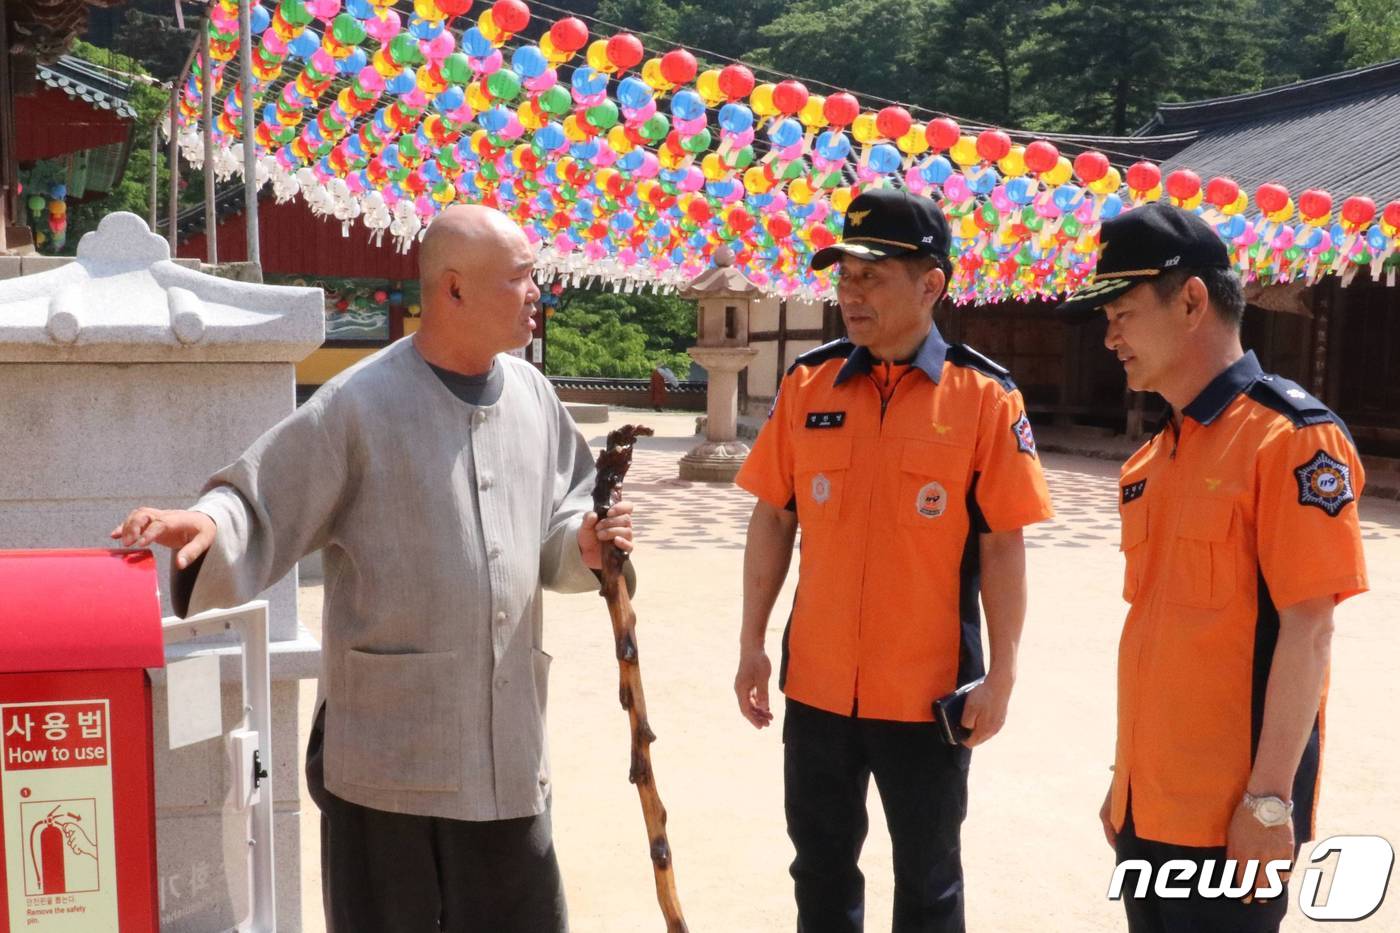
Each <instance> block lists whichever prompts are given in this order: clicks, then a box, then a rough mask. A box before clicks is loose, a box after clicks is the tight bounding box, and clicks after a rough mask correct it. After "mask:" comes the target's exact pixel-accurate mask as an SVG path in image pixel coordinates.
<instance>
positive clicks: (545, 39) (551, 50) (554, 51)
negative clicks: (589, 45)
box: [539, 32, 574, 67]
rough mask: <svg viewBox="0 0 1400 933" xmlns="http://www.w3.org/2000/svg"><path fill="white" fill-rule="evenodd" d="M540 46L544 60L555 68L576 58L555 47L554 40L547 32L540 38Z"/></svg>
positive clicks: (572, 54)
mask: <svg viewBox="0 0 1400 933" xmlns="http://www.w3.org/2000/svg"><path fill="white" fill-rule="evenodd" d="M539 45H540V54H541V55H543V56H544V60H545V61H547V62H549V63H550V64H551V65H554V66H555V67H558V66H559V65H562V64H564V63H565V62H566V61H568V60H569V59H571V58H573V57H574V53H572V52H565V51H564V50H563V49H561V48H559V47H558V46H557V45H555V44H554V40H553V39H552V38H550V35H549V33H547V32H546V33H545V34H544V35H542V36H540V43H539Z"/></svg>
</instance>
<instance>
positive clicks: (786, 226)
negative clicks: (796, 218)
mask: <svg viewBox="0 0 1400 933" xmlns="http://www.w3.org/2000/svg"><path fill="white" fill-rule="evenodd" d="M768 233H769V234H770V235H771V236H772V237H773V239H775V240H781V239H783V238H784V237H787V236H789V235H790V234H791V233H792V221H790V220H788V219H787V218H786V217H784V216H783V215H782V214H774V215H773V216H772V217H771V218H769V220H768Z"/></svg>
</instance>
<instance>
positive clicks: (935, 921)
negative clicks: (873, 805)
mask: <svg viewBox="0 0 1400 933" xmlns="http://www.w3.org/2000/svg"><path fill="white" fill-rule="evenodd" d="M971 759H972V752H971V750H970V749H967V748H963V747H961V746H959V747H952V746H949V745H946V744H944V743H943V740H942V739H941V738H940V736H939V734H938V731H937V727H936V726H935V725H934V724H932V723H909V722H890V721H887V720H879V719H858V718H856V717H854V716H838V715H836V714H834V713H828V712H825V711H823V710H818V709H814V708H812V707H810V706H805V705H803V704H801V703H797V702H794V701H793V700H788V701H787V713H786V716H785V718H784V721H783V777H784V792H785V804H786V810H787V826H788V836H789V837H790V838H791V839H792V844H793V846H794V847H795V848H796V850H797V857H796V858H795V859H794V860H793V863H792V879H793V882H794V886H795V893H796V898H797V929H798V933H859V931H861V930H863V929H864V924H865V876H864V875H862V874H861V871H860V868H859V867H858V865H857V862H858V861H859V858H860V850H861V846H862V845H863V844H864V842H865V835H866V831H867V829H868V827H869V821H868V819H867V816H866V810H865V798H866V793H867V790H868V788H869V786H870V778H871V776H872V775H873V776H874V778H875V786H876V788H877V789H878V790H879V792H880V802H881V804H882V805H883V807H884V810H885V822H886V823H887V824H888V826H889V830H890V841H891V843H892V846H893V852H894V924H893V930H894V931H895V933H962V931H963V930H964V921H963V878H962V857H961V831H962V822H963V818H964V817H965V816H966V815H967V772H968V765H969V763H970V761H971Z"/></svg>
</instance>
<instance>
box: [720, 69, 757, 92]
mask: <svg viewBox="0 0 1400 933" xmlns="http://www.w3.org/2000/svg"><path fill="white" fill-rule="evenodd" d="M719 89H720V90H721V91H722V92H724V96H725V97H727V98H729V99H730V100H739V99H740V98H744V97H748V96H749V94H750V93H752V91H753V72H752V71H749V69H748V68H745V67H744V66H743V65H726V66H725V67H724V69H723V70H722V71H720V73H719Z"/></svg>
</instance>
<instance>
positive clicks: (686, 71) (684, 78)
mask: <svg viewBox="0 0 1400 933" xmlns="http://www.w3.org/2000/svg"><path fill="white" fill-rule="evenodd" d="M697 67H698V66H697V65H696V62H695V56H694V55H691V54H690V53H689V52H687V51H686V50H685V49H672V50H671V51H669V52H667V53H666V54H665V55H663V56H661V77H663V78H665V79H666V80H667V81H669V82H670V83H672V84H688V83H690V81H691V80H692V79H694V77H695V69H696V68H697Z"/></svg>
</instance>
